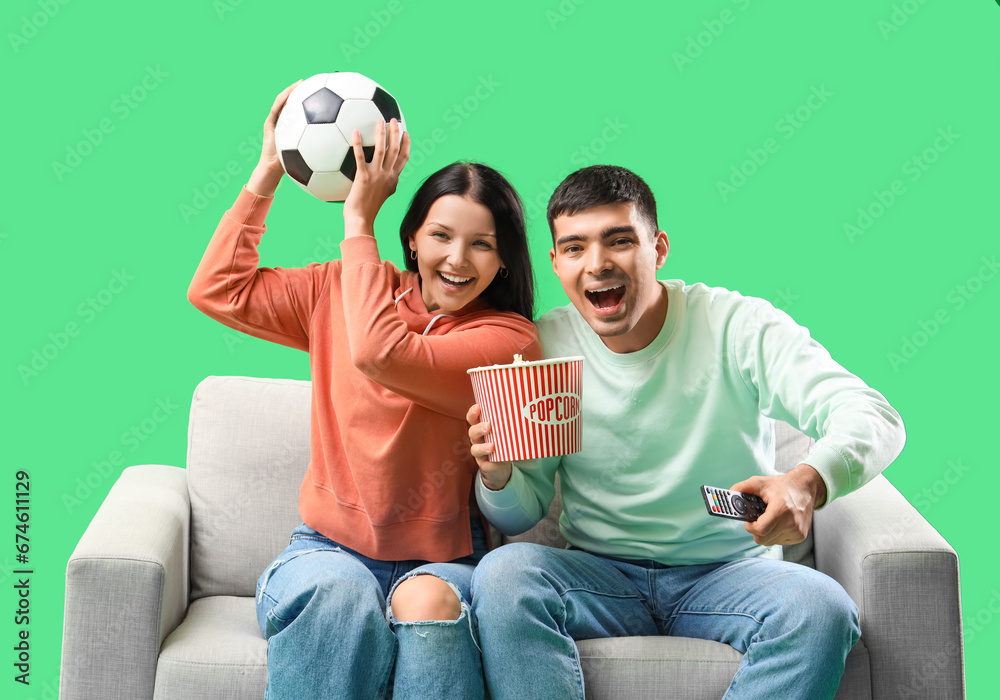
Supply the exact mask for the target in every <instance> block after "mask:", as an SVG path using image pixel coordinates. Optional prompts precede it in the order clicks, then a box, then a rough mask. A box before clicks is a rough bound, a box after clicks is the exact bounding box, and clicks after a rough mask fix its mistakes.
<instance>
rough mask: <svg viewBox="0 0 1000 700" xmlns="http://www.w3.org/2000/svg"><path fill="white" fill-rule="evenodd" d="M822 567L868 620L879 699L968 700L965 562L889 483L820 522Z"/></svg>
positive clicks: (880, 481) (842, 502)
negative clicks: (961, 569) (963, 597)
mask: <svg viewBox="0 0 1000 700" xmlns="http://www.w3.org/2000/svg"><path fill="white" fill-rule="evenodd" d="M813 529H814V531H815V541H816V552H817V557H816V563H817V568H818V569H819V570H820V571H823V572H824V573H826V574H828V575H829V576H832V577H833V578H834V579H836V580H837V581H838V582H840V584H841V585H842V586H843V587H844V589H845V590H846V591H847V592H848V593H849V594H850V596H851V598H853V599H854V602H855V603H856V604H857V606H858V609H859V611H860V613H861V630H862V635H863V637H864V639H865V643H866V645H867V646H868V649H869V651H870V652H871V655H872V686H873V688H872V690H873V696H874V697H919V698H940V699H941V700H949V699H951V698H962V697H965V674H964V671H963V668H964V666H963V656H964V655H963V648H962V645H963V639H962V619H961V613H962V610H961V600H960V590H961V589H960V585H959V571H958V557H957V555H956V554H955V550H953V549H952V548H951V547H950V546H949V545H948V543H947V542H945V540H944V538H942V537H941V535H939V534H938V532H937V531H936V530H935V529H934V528H933V527H931V525H930V523H928V522H927V521H926V520H925V519H924V518H923V517H922V516H921V515H920V513H918V512H917V510H916V509H915V508H914V507H913V506H912V505H910V504H909V503H908V502H907V501H906V499H905V498H903V496H902V495H901V494H900V493H899V491H897V490H896V489H895V488H894V487H893V486H892V484H890V483H889V482H888V480H886V479H885V477H883V476H879V477H877V478H876V479H874V480H873V481H871V482H869V483H868V484H866V485H865V486H864V488H862V489H859V490H858V491H855V492H854V493H852V494H849V495H847V496H845V497H843V498H840V499H837V500H836V501H834V502H833V503H831V504H830V505H829V506H828V507H827V508H822V509H820V510H819V511H817V512H816V515H815V517H814V519H813Z"/></svg>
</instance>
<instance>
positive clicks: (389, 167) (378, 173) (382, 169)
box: [344, 119, 410, 236]
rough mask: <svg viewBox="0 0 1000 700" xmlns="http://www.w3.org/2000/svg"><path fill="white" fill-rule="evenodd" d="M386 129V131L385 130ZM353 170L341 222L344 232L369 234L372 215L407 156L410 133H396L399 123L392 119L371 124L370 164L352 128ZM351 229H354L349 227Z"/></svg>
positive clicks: (393, 184)
mask: <svg viewBox="0 0 1000 700" xmlns="http://www.w3.org/2000/svg"><path fill="white" fill-rule="evenodd" d="M387 131H388V133H386V132H387ZM351 145H352V146H353V148H354V160H355V163H356V164H357V168H358V170H357V173H356V174H355V175H354V184H353V185H351V193H350V194H349V195H347V200H346V201H345V202H344V221H345V223H346V224H347V228H348V230H347V231H346V233H347V235H348V236H350V235H352V233H354V234H355V235H357V234H358V233H364V234H369V235H370V234H372V233H373V232H374V229H373V228H372V225H373V224H374V221H375V216H376V214H378V210H379V209H380V208H381V207H382V204H383V203H384V202H385V200H387V199H388V198H389V195H391V194H392V193H393V192H395V191H396V185H397V184H398V183H399V174H400V173H401V172H402V171H403V166H404V165H406V161H407V160H409V158H410V135H409V134H408V133H406V132H405V131H404V132H403V136H402V138H400V135H399V122H398V121H397V120H395V119H393V120H392V121H390V122H389V125H388V129H387V128H386V123H385V121H380V122H379V123H378V124H376V125H375V153H374V155H373V156H372V161H371V163H368V162H366V161H365V154H364V150H363V149H362V147H361V132H359V131H355V132H354V134H353V135H352V137H351ZM352 228H354V229H357V230H356V231H355V230H352Z"/></svg>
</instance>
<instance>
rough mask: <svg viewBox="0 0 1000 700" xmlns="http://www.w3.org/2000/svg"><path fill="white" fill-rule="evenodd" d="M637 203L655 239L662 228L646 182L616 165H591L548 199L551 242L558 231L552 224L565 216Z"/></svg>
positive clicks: (640, 214) (575, 174)
mask: <svg viewBox="0 0 1000 700" xmlns="http://www.w3.org/2000/svg"><path fill="white" fill-rule="evenodd" d="M628 203H631V204H635V211H636V214H638V216H639V220H640V221H641V222H642V223H645V224H647V225H648V226H649V227H650V234H649V235H650V236H651V237H655V236H656V232H657V230H659V227H658V226H657V224H656V199H654V197H653V191H652V190H651V189H649V185H647V184H646V183H645V181H644V180H643V179H642V178H641V177H639V176H638V175H636V174H635V173H633V172H632V171H631V170H628V169H627V168H621V167H619V166H617V165H591V166H590V167H588V168H582V169H580V170H577V171H576V172H575V173H572V174H570V175H568V176H567V177H566V179H565V180H563V181H562V182H561V183H559V186H558V187H556V191H555V192H553V193H552V197H550V198H549V208H548V212H547V217H548V220H549V230H550V231H551V232H552V239H553V240H555V235H556V231H555V228H554V227H553V225H552V222H554V221H555V220H556V218H557V217H560V216H562V215H564V214H565V215H566V216H573V214H576V213H577V212H581V211H585V210H587V209H591V208H593V207H599V206H602V205H605V204H628Z"/></svg>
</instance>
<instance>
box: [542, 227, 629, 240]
mask: <svg viewBox="0 0 1000 700" xmlns="http://www.w3.org/2000/svg"><path fill="white" fill-rule="evenodd" d="M619 233H631V234H633V235H637V234H636V231H635V226H632V225H631V224H621V225H619V226H609V227H608V228H606V229H604V230H603V231H601V240H602V241H605V240H607V239H609V238H611V237H612V236H615V235H617V234H619ZM585 240H587V237H586V236H584V235H583V234H580V233H571V234H569V235H566V236H560V237H559V238H557V239H556V245H565V244H566V243H575V242H579V241H585Z"/></svg>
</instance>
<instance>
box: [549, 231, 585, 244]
mask: <svg viewBox="0 0 1000 700" xmlns="http://www.w3.org/2000/svg"><path fill="white" fill-rule="evenodd" d="M585 240H587V239H586V238H584V237H583V236H582V235H580V234H579V233H574V234H570V235H568V236H560V237H559V238H557V239H556V245H557V246H561V245H565V244H566V243H574V242H578V241H585Z"/></svg>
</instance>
